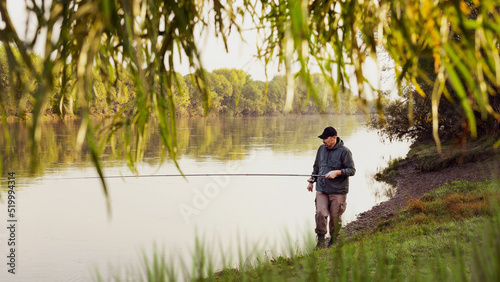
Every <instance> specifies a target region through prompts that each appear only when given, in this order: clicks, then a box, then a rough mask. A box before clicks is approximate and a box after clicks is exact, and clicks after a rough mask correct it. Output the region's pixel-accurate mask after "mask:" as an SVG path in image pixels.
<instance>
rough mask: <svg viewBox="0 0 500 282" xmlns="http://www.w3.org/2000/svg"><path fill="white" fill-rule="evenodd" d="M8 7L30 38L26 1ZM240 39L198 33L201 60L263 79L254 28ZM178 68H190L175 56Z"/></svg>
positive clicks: (272, 71)
mask: <svg viewBox="0 0 500 282" xmlns="http://www.w3.org/2000/svg"><path fill="white" fill-rule="evenodd" d="M7 9H8V11H9V13H10V16H11V20H12V22H13V24H14V26H15V28H16V30H17V32H18V34H19V36H20V37H21V39H25V38H32V36H33V35H32V34H33V32H34V28H33V25H31V26H30V25H28V26H29V28H28V35H27V36H26V32H25V31H26V22H27V21H26V19H27V16H28V15H27V13H26V9H25V1H22V0H7ZM28 22H31V23H34V22H35V23H36V18H35V17H34V16H31V18H30V20H29V21H28ZM44 38H45V34H42V35H41V38H40V39H39V44H37V45H36V46H35V52H36V53H38V54H40V55H43V53H44V44H43V42H44V40H45V39H44ZM243 38H244V41H245V42H243V40H242V38H241V36H240V35H239V34H238V33H237V32H232V33H230V34H229V36H228V49H229V50H228V52H226V50H225V48H224V44H223V41H222V39H221V38H216V37H215V35H214V33H213V31H207V32H205V33H204V34H202V35H201V37H200V39H199V42H198V48H199V49H200V51H201V56H202V64H203V66H204V68H205V69H207V70H208V71H210V72H211V71H213V70H215V69H220V68H236V69H241V70H243V71H245V72H246V73H248V74H250V75H251V77H252V79H254V80H261V81H265V80H266V75H265V68H264V63H263V62H262V61H260V60H258V59H257V58H256V54H257V49H256V42H257V39H256V33H255V32H254V31H248V30H247V31H244V32H243ZM177 61H178V64H177V66H176V69H177V71H179V72H180V73H181V74H183V75H185V74H188V73H190V72H191V70H190V68H189V66H188V64H187V63H185V62H187V59H185V60H182V61H180V60H177ZM277 74H282V73H280V72H279V70H278V67H277V64H273V66H272V67H270V68H269V69H268V75H269V80H270V79H272V77H274V76H275V75H277Z"/></svg>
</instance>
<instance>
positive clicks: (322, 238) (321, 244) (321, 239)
mask: <svg viewBox="0 0 500 282" xmlns="http://www.w3.org/2000/svg"><path fill="white" fill-rule="evenodd" d="M326 247H328V242H327V241H326V238H325V234H318V243H317V244H316V250H320V249H324V248H326Z"/></svg>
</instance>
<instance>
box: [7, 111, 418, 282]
mask: <svg viewBox="0 0 500 282" xmlns="http://www.w3.org/2000/svg"><path fill="white" fill-rule="evenodd" d="M77 123H78V122H77V121H75V122H68V123H67V124H66V125H63V124H61V123H57V122H46V123H44V125H43V133H42V140H41V143H40V151H39V155H38V158H37V159H38V161H39V163H40V164H39V166H38V169H37V170H36V172H35V173H34V174H30V173H29V167H30V159H29V156H30V151H29V148H28V145H27V144H28V143H29V142H28V135H27V134H26V130H25V127H24V125H23V124H22V123H11V124H9V126H8V130H9V132H11V140H10V144H8V143H7V142H6V140H5V139H3V138H2V140H0V141H1V144H0V145H2V147H1V148H2V157H3V159H2V163H3V167H2V170H3V174H2V182H1V183H2V187H1V197H2V200H1V202H0V220H2V222H3V225H4V226H7V227H9V226H10V225H9V224H12V222H11V221H8V220H11V219H10V218H9V214H8V212H7V209H8V205H9V203H8V195H9V194H8V191H9V188H8V183H7V181H8V173H9V172H14V173H15V187H14V188H13V189H14V190H15V196H16V198H15V206H16V211H15V220H16V221H15V226H16V229H15V232H14V236H15V237H14V238H15V242H16V246H15V256H16V259H15V262H16V265H15V269H16V274H14V275H13V274H11V273H8V272H7V270H8V269H9V266H8V265H7V266H6V264H7V263H9V258H6V257H7V256H9V254H10V253H11V252H10V246H9V245H8V242H9V241H8V239H9V238H10V237H11V236H12V234H11V232H10V231H9V229H7V228H2V229H1V230H2V231H1V232H0V256H1V257H3V259H2V260H3V261H4V262H3V263H2V264H0V265H2V266H1V267H0V271H1V272H0V278H1V279H0V280H2V281H7V280H4V279H8V281H94V280H95V278H96V274H95V273H96V271H97V272H99V273H100V275H101V276H103V277H105V280H107V279H106V277H110V276H112V275H119V276H121V277H129V276H133V275H136V273H138V272H139V269H140V266H141V265H142V264H143V254H146V257H147V258H149V259H150V258H151V257H152V256H153V255H152V254H153V253H154V252H157V253H160V254H163V255H164V256H165V257H166V260H167V261H170V262H172V265H174V266H173V267H174V268H175V269H177V270H179V269H181V268H182V263H180V261H183V262H184V265H185V266H184V267H185V268H186V269H189V271H190V270H191V268H190V265H191V264H192V261H191V257H192V256H191V254H192V253H193V252H194V250H195V238H196V237H198V238H200V240H201V241H202V242H203V244H202V245H203V246H205V247H206V248H207V249H208V254H210V255H209V256H212V255H213V256H214V258H213V260H214V261H218V262H219V263H220V264H223V265H233V266H235V265H237V263H238V262H241V261H242V260H244V261H249V260H250V259H249V257H250V256H251V253H252V252H253V251H255V255H256V256H264V257H268V258H270V257H274V256H279V255H281V254H285V253H286V252H287V250H288V249H289V247H290V246H298V247H297V248H298V249H300V248H301V247H300V246H302V245H304V244H305V242H306V238H313V237H314V194H313V193H310V192H307V190H306V186H307V182H306V179H307V177H297V176H288V177H284V176H275V177H270V176H263V177H262V176H260V177H259V176H234V177H228V176H211V177H187V178H182V177H138V178H134V177H125V178H108V179H107V184H108V189H109V199H110V210H108V209H107V205H106V200H105V196H104V193H103V189H102V186H101V184H100V182H99V180H98V179H95V178H89V177H95V176H96V175H97V173H96V170H95V168H94V167H93V165H92V162H91V161H90V156H89V154H88V153H87V152H86V151H85V150H83V151H76V150H75V144H76V141H75V140H76V135H77V132H78V124H77ZM329 125H331V126H334V127H335V128H336V129H337V131H338V133H339V137H340V138H341V139H342V140H344V143H345V145H346V146H347V147H349V148H350V149H351V151H352V153H353V157H354V161H355V164H356V169H357V171H356V175H355V176H354V177H352V178H351V179H350V192H349V194H348V197H347V210H346V212H345V214H344V217H343V219H344V224H346V223H348V222H350V221H352V220H355V219H356V215H357V214H359V213H361V212H363V211H366V210H369V209H370V208H371V207H372V206H374V205H376V204H378V203H380V202H382V201H384V200H387V199H388V197H389V196H390V194H391V193H392V188H391V187H389V186H388V185H386V184H384V183H379V182H376V181H374V180H373V176H374V174H375V173H376V172H377V171H378V170H380V169H381V168H383V167H384V166H385V165H386V164H387V163H388V162H389V161H390V160H391V159H393V158H398V157H403V156H405V155H406V153H407V152H408V146H409V144H408V143H405V142H393V143H389V142H382V141H381V140H380V138H379V137H378V135H377V134H376V132H374V131H372V130H369V129H367V127H366V121H365V118H364V117H362V116H301V117H249V118H246V117H245V118H185V119H180V120H179V121H178V128H177V130H178V149H177V154H178V164H179V165H180V169H181V170H182V172H183V173H185V174H193V173H207V174H208V173H210V174H211V173H219V174H220V173H247V174H252V173H273V174H276V173H277V174H309V173H311V171H312V164H313V162H314V157H315V154H316V150H317V148H318V146H319V145H321V140H320V139H319V138H318V137H317V136H318V135H320V134H321V132H322V131H323V129H324V127H326V126H329ZM7 145H9V146H7ZM122 145H123V141H122V136H121V135H118V136H117V137H116V139H115V140H113V141H112V146H111V145H110V146H109V148H107V150H106V151H105V154H103V156H102V157H101V163H102V165H103V168H104V172H105V175H106V176H120V175H122V176H129V175H132V173H131V172H130V170H129V168H128V166H127V163H126V159H125V157H124V155H125V154H124V153H123V150H122V147H121V146H122ZM111 152H113V153H111ZM139 173H140V175H165V174H178V173H179V171H178V170H177V168H176V166H175V165H174V163H173V162H172V160H170V158H169V157H168V155H167V154H166V153H165V152H164V150H162V148H161V142H160V139H159V136H158V134H157V132H156V131H154V130H153V131H152V132H151V134H150V135H149V136H148V138H147V140H146V152H145V154H144V161H143V162H141V163H140V164H139ZM294 248H295V247H294ZM221 261H222V262H221ZM180 272H181V271H180ZM178 275H182V273H179V274H178ZM125 280H127V279H125Z"/></svg>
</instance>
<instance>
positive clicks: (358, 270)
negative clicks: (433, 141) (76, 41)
mask: <svg viewBox="0 0 500 282" xmlns="http://www.w3.org/2000/svg"><path fill="white" fill-rule="evenodd" d="M459 192H460V193H461V195H463V197H461V198H458V200H460V201H463V202H464V203H466V205H467V207H473V206H475V205H476V204H475V203H478V202H480V205H484V203H487V208H481V209H480V210H481V211H482V212H472V213H454V209H456V206H455V205H453V204H449V203H447V202H446V201H450V200H449V199H453V200H452V202H453V203H456V201H458V200H457V197H456V195H457V193H459ZM485 199H487V200H486V201H485ZM499 200H500V184H499V182H493V181H488V182H482V183H471V182H466V181H459V182H452V183H450V184H446V185H444V186H442V187H440V188H438V189H436V190H435V191H433V192H431V193H429V194H426V195H425V196H423V197H422V198H421V199H420V200H418V201H420V202H417V201H415V202H412V203H411V204H410V205H409V206H408V207H407V208H406V209H404V210H401V211H399V212H398V213H397V214H396V215H395V216H394V217H393V218H392V219H391V220H389V221H388V222H383V223H381V224H380V225H379V227H378V228H377V229H376V230H375V231H373V232H369V233H364V234H358V236H355V237H352V238H345V237H343V236H342V235H341V237H340V240H339V242H338V243H337V245H335V246H334V247H332V248H329V249H325V250H319V251H315V250H314V244H315V242H314V238H313V237H312V236H305V237H304V242H306V243H305V244H304V245H303V246H297V245H296V244H294V242H293V240H292V239H291V238H290V236H287V238H288V239H287V240H285V241H286V242H287V243H286V244H285V247H286V249H284V250H285V251H284V254H276V255H270V254H269V252H267V253H266V254H265V255H262V254H263V250H262V249H260V248H258V247H253V248H249V247H248V245H245V244H244V242H241V241H240V242H238V245H239V250H238V254H239V255H238V260H237V261H233V258H232V257H230V256H229V257H228V256H227V251H224V248H223V246H222V244H221V245H220V249H221V251H220V254H221V257H222V260H220V259H219V260H218V261H222V263H217V262H216V260H217V259H216V258H215V257H214V254H216V253H217V252H216V251H214V250H212V249H210V248H209V247H208V246H209V245H210V244H209V243H208V242H205V241H203V240H201V239H200V238H196V244H195V248H194V251H193V252H192V261H193V262H194V263H193V264H192V265H188V264H187V263H185V262H184V263H182V264H181V265H180V266H174V265H173V264H172V263H171V262H170V263H168V262H166V261H165V260H164V256H162V255H161V253H158V252H155V253H154V254H153V255H152V257H150V258H148V257H147V256H144V258H143V260H144V264H143V266H142V268H141V269H142V270H140V271H135V273H128V274H127V276H122V277H117V276H114V277H113V280H114V281H178V280H184V281H189V280H191V281H289V280H290V281H500V208H499V207H500V206H499V202H500V201H499ZM439 205H441V207H440V208H438V206H439ZM424 217H425V218H427V220H422V218H424ZM249 250H251V253H252V255H253V256H254V259H249V256H247V254H248V251H249ZM181 274H182V275H181ZM98 280H100V281H109V279H108V280H104V279H103V278H102V277H99V279H98Z"/></svg>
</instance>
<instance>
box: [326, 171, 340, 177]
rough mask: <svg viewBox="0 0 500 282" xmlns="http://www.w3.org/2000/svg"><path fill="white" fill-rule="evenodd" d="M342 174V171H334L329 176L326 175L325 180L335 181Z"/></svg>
mask: <svg viewBox="0 0 500 282" xmlns="http://www.w3.org/2000/svg"><path fill="white" fill-rule="evenodd" d="M341 174H342V172H341V171H340V170H332V171H330V172H328V173H327V174H325V178H330V179H334V178H335V177H337V176H340V175H341Z"/></svg>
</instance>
